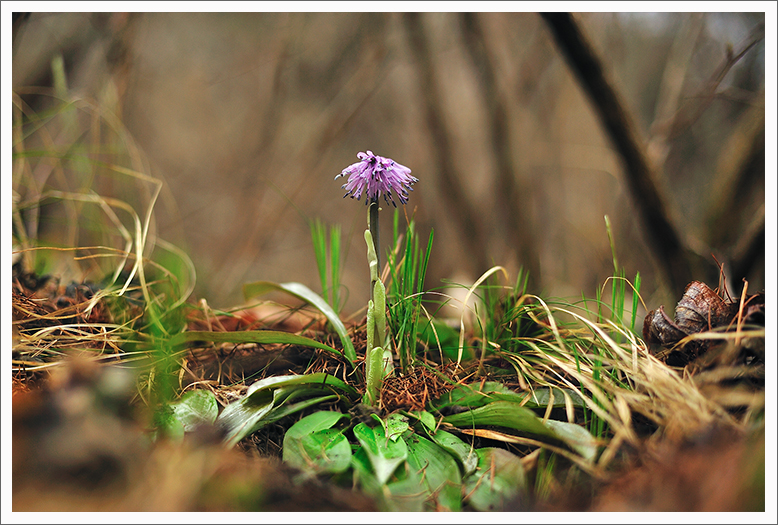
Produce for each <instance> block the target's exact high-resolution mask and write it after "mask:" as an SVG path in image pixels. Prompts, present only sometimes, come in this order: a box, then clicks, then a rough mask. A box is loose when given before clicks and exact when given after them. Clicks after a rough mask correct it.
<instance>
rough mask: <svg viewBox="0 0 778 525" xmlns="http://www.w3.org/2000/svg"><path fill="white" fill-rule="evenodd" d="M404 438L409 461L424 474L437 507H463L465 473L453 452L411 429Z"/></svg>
mask: <svg viewBox="0 0 778 525" xmlns="http://www.w3.org/2000/svg"><path fill="white" fill-rule="evenodd" d="M403 439H404V440H405V442H406V443H407V444H408V465H409V466H410V467H411V469H413V470H415V471H416V472H417V473H419V474H420V475H421V479H422V487H424V488H425V489H426V491H427V493H428V494H429V495H430V497H431V498H433V501H435V503H436V506H435V510H445V511H459V510H462V477H461V474H460V473H459V467H458V466H457V463H456V461H454V458H453V457H452V456H451V454H449V453H448V452H447V451H446V450H444V449H443V448H441V447H440V446H438V445H436V444H435V443H433V442H432V441H430V440H428V439H427V438H425V437H422V436H420V435H418V434H413V433H410V432H408V433H407V434H405V436H403Z"/></svg>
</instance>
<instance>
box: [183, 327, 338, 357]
mask: <svg viewBox="0 0 778 525" xmlns="http://www.w3.org/2000/svg"><path fill="white" fill-rule="evenodd" d="M170 341H171V346H181V345H184V344H186V343H191V342H194V341H210V342H212V343H236V344H241V343H258V344H285V345H298V346H308V347H311V348H320V349H322V350H326V351H328V352H331V353H333V354H335V355H342V354H341V352H340V351H339V350H336V349H334V348H332V347H331V346H328V345H325V344H324V343H321V342H319V341H317V340H315V339H311V338H309V337H304V336H302V335H296V334H290V333H289V332H279V331H276V330H247V331H245V332H208V331H191V332H181V333H178V334H176V335H174V336H173V337H171V338H170Z"/></svg>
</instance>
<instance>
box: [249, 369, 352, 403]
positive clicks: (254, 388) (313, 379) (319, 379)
mask: <svg viewBox="0 0 778 525" xmlns="http://www.w3.org/2000/svg"><path fill="white" fill-rule="evenodd" d="M294 385H306V386H313V387H321V388H322V389H325V390H332V389H333V388H334V389H337V390H341V391H342V392H345V393H346V394H350V395H352V396H358V395H359V393H358V392H357V391H356V389H355V388H354V387H352V386H351V385H348V384H346V383H344V382H343V381H341V380H340V379H338V378H337V377H335V376H333V375H331V374H326V373H324V372H318V373H315V374H302V375H286V376H272V377H268V378H266V379H262V380H260V381H257V382H256V383H254V384H252V385H251V386H250V387H249V389H248V390H247V391H246V397H249V398H250V397H253V396H261V395H262V392H264V391H267V390H272V389H275V388H280V387H285V386H294Z"/></svg>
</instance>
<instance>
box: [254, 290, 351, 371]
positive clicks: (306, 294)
mask: <svg viewBox="0 0 778 525" xmlns="http://www.w3.org/2000/svg"><path fill="white" fill-rule="evenodd" d="M271 291H281V292H285V293H288V294H290V295H293V296H295V297H297V298H298V299H301V300H303V301H305V302H307V303H310V304H311V305H313V306H315V307H316V308H317V309H318V310H319V311H320V312H321V313H323V314H324V316H325V317H326V318H327V320H328V321H329V322H330V324H331V325H332V327H333V328H334V329H335V332H336V333H337V334H338V336H339V337H340V342H341V344H343V355H345V356H346V358H348V359H349V360H350V361H351V362H352V363H353V362H355V361H356V360H357V353H356V351H355V350H354V344H353V343H352V342H351V338H350V337H349V336H348V331H347V330H346V327H345V325H344V324H343V322H342V321H341V320H340V317H338V314H337V313H336V312H335V310H333V309H332V308H331V307H330V305H328V304H327V301H325V300H324V299H322V297H321V296H320V295H318V294H317V293H316V292H314V291H313V290H311V289H310V288H308V287H307V286H305V285H304V284H300V283H281V284H278V283H271V282H268V281H257V282H255V283H249V284H245V285H243V296H244V297H245V298H246V300H248V299H250V298H252V297H256V296H258V295H262V294H266V293H268V292H271Z"/></svg>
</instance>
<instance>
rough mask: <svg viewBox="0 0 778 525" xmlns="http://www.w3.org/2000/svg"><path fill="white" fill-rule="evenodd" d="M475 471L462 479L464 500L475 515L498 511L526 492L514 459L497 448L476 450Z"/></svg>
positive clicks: (519, 463)
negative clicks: (474, 510)
mask: <svg viewBox="0 0 778 525" xmlns="http://www.w3.org/2000/svg"><path fill="white" fill-rule="evenodd" d="M476 452H477V454H478V470H476V472H475V474H473V475H472V476H469V477H467V478H466V479H465V500H466V501H467V502H468V503H470V505H472V506H473V508H475V509H476V510H479V511H501V510H503V509H504V508H505V504H506V503H508V502H510V501H512V500H514V499H516V498H517V497H519V496H520V495H521V494H522V493H523V492H524V491H525V488H526V483H527V482H526V476H525V473H524V466H523V465H522V464H521V460H520V459H519V457H518V456H515V455H513V454H511V453H510V452H508V451H507V450H503V449H501V448H479V449H478V450H477V451H476Z"/></svg>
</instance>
